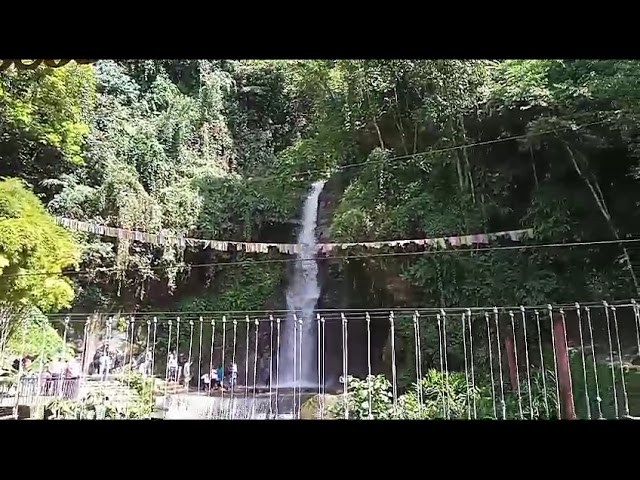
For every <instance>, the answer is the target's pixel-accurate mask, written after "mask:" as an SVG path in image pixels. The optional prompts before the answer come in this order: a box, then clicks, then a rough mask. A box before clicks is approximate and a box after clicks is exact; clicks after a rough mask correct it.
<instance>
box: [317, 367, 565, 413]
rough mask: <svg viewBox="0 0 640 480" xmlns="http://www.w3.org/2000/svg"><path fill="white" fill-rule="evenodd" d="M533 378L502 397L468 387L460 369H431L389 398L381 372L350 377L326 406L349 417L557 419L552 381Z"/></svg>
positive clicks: (389, 390) (485, 388)
mask: <svg viewBox="0 0 640 480" xmlns="http://www.w3.org/2000/svg"><path fill="white" fill-rule="evenodd" d="M541 375H543V373H542V372H538V373H537V374H536V376H535V377H534V379H533V383H532V387H531V395H530V394H529V389H528V383H526V382H523V383H522V385H521V386H520V389H519V390H518V391H517V392H516V391H508V392H506V393H505V396H504V401H502V397H501V396H500V395H498V394H495V397H494V393H492V390H491V388H490V385H489V383H490V382H487V384H485V383H484V380H486V379H482V380H483V383H482V384H473V385H470V384H469V381H468V379H467V378H466V376H465V374H464V373H460V372H448V373H447V372H441V371H437V370H429V371H428V372H427V373H426V375H425V376H424V377H423V378H422V379H421V380H420V381H419V382H417V383H415V384H413V385H412V388H411V389H409V390H408V391H407V393H405V394H403V395H400V396H399V397H398V398H395V399H394V398H393V392H392V386H391V383H390V382H389V380H387V379H386V378H385V377H384V376H382V375H378V376H373V375H372V376H369V377H367V378H366V379H364V380H359V379H357V378H353V377H350V378H349V379H348V390H347V395H346V396H345V395H343V396H341V397H340V399H339V401H338V402H336V403H335V404H333V405H330V406H329V407H327V411H328V414H329V415H330V416H331V417H332V418H341V419H352V420H365V419H375V420H389V419H403V420H435V419H449V420H452V419H453V420H463V419H469V420H470V419H514V420H515V419H532V420H534V419H535V420H541V419H557V418H558V414H557V412H558V402H557V396H556V394H555V380H554V376H553V374H552V373H551V372H545V375H546V376H547V377H546V378H547V381H546V383H545V384H544V386H543V384H542V382H539V381H536V380H537V379H538V377H539V376H541Z"/></svg>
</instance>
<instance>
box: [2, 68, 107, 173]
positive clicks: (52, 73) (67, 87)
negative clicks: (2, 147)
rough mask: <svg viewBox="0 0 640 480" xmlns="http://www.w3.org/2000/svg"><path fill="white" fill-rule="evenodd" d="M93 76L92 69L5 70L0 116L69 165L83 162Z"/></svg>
mask: <svg viewBox="0 0 640 480" xmlns="http://www.w3.org/2000/svg"><path fill="white" fill-rule="evenodd" d="M94 78H95V76H94V73H93V69H92V67H91V66H81V65H75V64H73V65H68V66H66V67H63V68H59V69H40V70H35V71H15V70H8V71H7V72H4V73H3V74H2V77H0V115H2V116H3V117H4V119H5V121H6V122H7V123H8V125H9V126H10V127H11V128H13V129H16V130H18V131H21V132H23V133H24V134H25V135H27V136H29V137H31V138H33V139H34V140H35V141H37V142H40V143H42V144H45V145H48V146H51V147H56V148H59V149H60V150H61V152H62V153H63V154H64V155H65V157H66V158H67V159H68V160H69V161H72V162H76V163H80V162H82V161H83V156H82V153H83V145H84V141H85V139H86V137H87V135H88V134H89V125H88V122H89V115H90V111H91V108H92V104H93V101H94V88H95V86H94V85H95V79H94Z"/></svg>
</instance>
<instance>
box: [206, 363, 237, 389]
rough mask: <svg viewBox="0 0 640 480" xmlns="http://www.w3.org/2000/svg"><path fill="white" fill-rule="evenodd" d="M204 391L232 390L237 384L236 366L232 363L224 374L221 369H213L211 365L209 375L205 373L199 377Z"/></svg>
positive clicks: (223, 370)
mask: <svg viewBox="0 0 640 480" xmlns="http://www.w3.org/2000/svg"><path fill="white" fill-rule="evenodd" d="M201 380H202V384H203V387H204V389H205V391H207V392H210V391H212V390H226V389H231V390H233V389H234V388H235V386H236V385H237V383H238V365H237V364H236V363H232V364H231V365H229V368H227V370H226V372H225V369H224V368H223V367H218V368H215V367H214V366H213V365H211V368H210V369H209V373H205V374H204V375H202V377H201Z"/></svg>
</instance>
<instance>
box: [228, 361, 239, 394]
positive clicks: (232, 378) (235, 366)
mask: <svg viewBox="0 0 640 480" xmlns="http://www.w3.org/2000/svg"><path fill="white" fill-rule="evenodd" d="M229 370H230V373H231V375H229V377H230V378H229V386H230V387H231V389H233V388H234V387H235V386H236V382H237V380H238V364H237V363H232V364H231V368H230V369H229Z"/></svg>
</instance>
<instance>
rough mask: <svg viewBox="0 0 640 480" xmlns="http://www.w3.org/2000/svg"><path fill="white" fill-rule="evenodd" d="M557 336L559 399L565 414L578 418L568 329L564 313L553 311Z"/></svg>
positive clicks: (567, 416) (569, 418)
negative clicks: (574, 398) (574, 397)
mask: <svg viewBox="0 0 640 480" xmlns="http://www.w3.org/2000/svg"><path fill="white" fill-rule="evenodd" d="M552 335H553V336H554V338H555V346H556V349H555V350H556V351H555V352H554V353H555V355H556V358H557V359H558V379H557V381H558V387H559V389H560V398H559V399H558V401H559V402H560V403H561V405H562V411H563V412H564V416H565V418H566V419H568V420H575V419H576V411H575V407H574V404H573V388H572V385H571V370H570V369H571V364H570V361H569V349H568V348H567V341H566V338H567V330H566V327H565V324H564V319H563V317H562V315H561V314H560V313H558V312H553V332H552Z"/></svg>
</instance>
